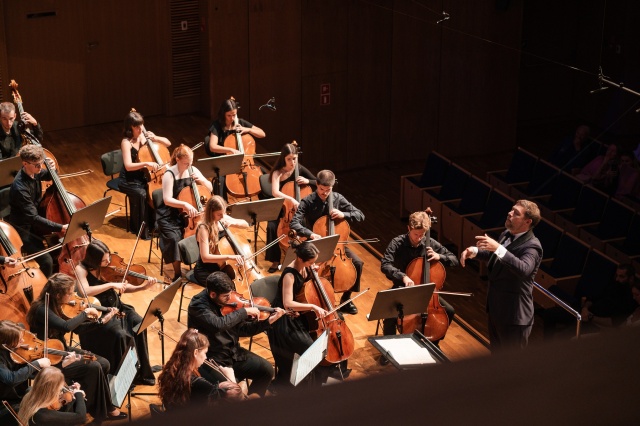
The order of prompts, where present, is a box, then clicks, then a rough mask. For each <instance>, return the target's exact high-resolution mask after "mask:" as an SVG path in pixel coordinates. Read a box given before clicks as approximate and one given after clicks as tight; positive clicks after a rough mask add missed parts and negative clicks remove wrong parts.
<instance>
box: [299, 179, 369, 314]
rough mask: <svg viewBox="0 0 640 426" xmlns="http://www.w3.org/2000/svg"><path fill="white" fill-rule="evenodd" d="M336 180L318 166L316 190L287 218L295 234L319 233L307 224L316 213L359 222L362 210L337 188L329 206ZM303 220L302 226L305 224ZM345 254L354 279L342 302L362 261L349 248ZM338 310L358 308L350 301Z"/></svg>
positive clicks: (345, 295)
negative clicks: (353, 268)
mask: <svg viewBox="0 0 640 426" xmlns="http://www.w3.org/2000/svg"><path fill="white" fill-rule="evenodd" d="M335 183H336V176H335V175H334V174H333V172H332V171H331V170H321V171H320V172H319V173H318V176H317V178H316V191H315V192H313V193H312V194H311V195H309V196H307V197H305V198H303V199H302V200H301V201H300V205H299V206H298V210H297V211H296V214H295V215H294V216H293V219H292V220H291V224H290V225H289V226H290V228H291V229H292V230H293V231H295V232H296V234H298V236H301V237H306V238H310V239H312V240H317V239H318V238H321V236H320V235H318V234H315V233H314V232H313V231H312V230H311V229H309V227H312V226H313V224H314V223H315V222H316V220H318V219H319V218H320V217H322V216H325V215H331V217H332V218H333V219H346V220H348V221H349V222H362V221H363V220H364V214H363V213H362V211H360V210H359V209H358V208H357V207H355V206H354V205H353V204H351V203H350V202H349V201H348V200H347V199H346V198H345V197H344V196H342V195H341V194H339V193H337V192H333V205H332V206H329V205H328V202H327V198H328V197H329V194H330V193H331V192H332V191H333V186H334V185H335ZM305 224H306V226H305ZM345 252H346V255H347V257H348V258H349V259H351V260H352V261H353V266H355V268H356V273H357V275H356V281H355V283H354V284H353V287H351V288H350V289H349V290H347V291H345V292H344V293H342V299H341V302H340V303H342V302H345V301H347V300H348V299H350V298H351V292H352V291H356V292H358V291H360V276H361V275H362V267H363V266H364V262H363V261H362V260H360V258H359V257H358V256H357V255H356V254H355V253H354V252H352V251H351V250H349V248H348V247H347V248H346V249H345ZM340 311H342V312H344V313H346V314H351V315H355V314H357V313H358V308H357V307H356V305H354V304H353V302H349V303H347V304H346V305H344V306H343V307H342V308H340Z"/></svg>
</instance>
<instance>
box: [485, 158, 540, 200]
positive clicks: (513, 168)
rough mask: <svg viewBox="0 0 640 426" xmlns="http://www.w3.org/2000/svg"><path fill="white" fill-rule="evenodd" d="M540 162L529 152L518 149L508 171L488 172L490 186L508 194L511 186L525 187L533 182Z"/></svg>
mask: <svg viewBox="0 0 640 426" xmlns="http://www.w3.org/2000/svg"><path fill="white" fill-rule="evenodd" d="M537 162H538V157H537V156H536V155H533V154H532V153H530V152H529V151H527V150H525V149H523V148H521V147H518V149H517V150H516V152H515V153H514V154H513V158H512V159H511V164H509V168H508V169H506V170H494V171H490V172H487V182H489V185H491V186H493V187H495V188H497V189H499V190H500V191H502V192H504V193H506V194H508V193H509V190H510V187H511V185H525V184H528V183H529V181H530V180H531V175H532V174H533V168H534V167H535V165H536V163H537Z"/></svg>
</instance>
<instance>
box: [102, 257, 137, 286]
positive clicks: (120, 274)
mask: <svg viewBox="0 0 640 426" xmlns="http://www.w3.org/2000/svg"><path fill="white" fill-rule="evenodd" d="M126 270H127V264H126V263H125V261H124V259H123V258H122V257H120V256H119V255H117V254H116V253H111V262H109V265H107V266H103V267H101V268H100V277H99V278H100V279H101V280H103V281H106V282H111V283H113V282H122V281H123V278H124V274H125V271H126ZM149 278H150V277H149V276H147V270H146V269H145V268H144V266H142V265H138V264H135V263H134V264H132V265H131V266H130V267H129V271H128V272H127V282H128V283H129V284H132V285H135V286H139V285H142V284H143V283H144V282H145V281H146V280H148V279H149Z"/></svg>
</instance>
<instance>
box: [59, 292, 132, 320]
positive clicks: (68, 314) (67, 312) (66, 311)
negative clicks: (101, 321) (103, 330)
mask: <svg viewBox="0 0 640 426" xmlns="http://www.w3.org/2000/svg"><path fill="white" fill-rule="evenodd" d="M87 300H89V301H88V302H87ZM61 308H62V315H63V316H64V317H65V318H66V319H71V318H74V317H76V316H78V315H80V314H81V313H82V312H84V310H85V309H87V308H95V309H96V310H97V311H98V312H103V313H104V312H109V311H111V309H110V308H106V307H104V306H101V305H100V302H99V301H98V299H96V298H95V297H91V298H87V299H85V298H82V297H80V296H78V295H77V294H75V293H74V295H73V297H72V298H71V300H69V301H68V302H67V303H63V304H62V305H61ZM115 316H116V317H118V318H124V316H125V313H124V312H117V313H116V314H115ZM97 319H98V317H95V318H94V317H92V316H90V317H89V320H91V321H96V320H97Z"/></svg>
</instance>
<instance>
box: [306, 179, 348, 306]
mask: <svg viewBox="0 0 640 426" xmlns="http://www.w3.org/2000/svg"><path fill="white" fill-rule="evenodd" d="M327 206H328V208H329V212H328V214H327V215H326V216H322V217H321V218H319V219H318V220H316V223H314V224H313V233H314V234H318V235H320V236H322V237H327V236H330V235H335V234H338V235H340V240H339V241H340V242H342V243H344V242H346V241H347V240H348V239H349V234H350V233H351V228H350V227H349V223H348V222H347V221H346V220H345V219H337V220H334V219H332V218H331V210H332V209H333V191H331V192H330V193H329V196H328V198H327ZM319 270H320V276H322V277H330V278H331V283H332V284H333V288H334V290H335V291H336V292H338V293H340V292H344V291H347V290H349V289H350V288H351V287H353V284H354V283H355V282H356V279H357V277H358V274H357V271H356V267H355V266H354V265H353V261H352V260H351V259H349V258H348V257H347V253H346V250H345V249H344V247H342V246H341V244H338V245H337V246H336V249H335V250H334V252H333V256H332V257H331V259H330V260H328V261H326V262H324V263H322V264H321V265H320V269H319Z"/></svg>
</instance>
